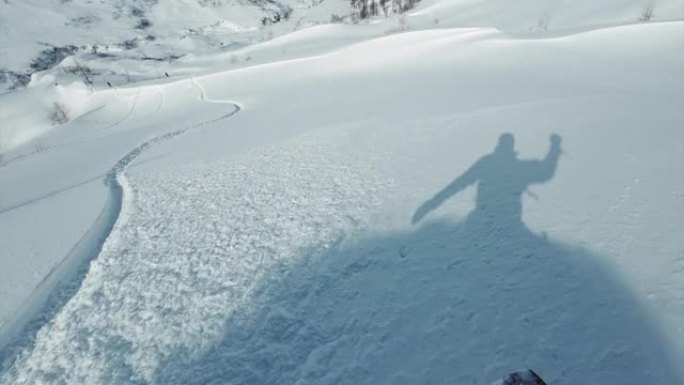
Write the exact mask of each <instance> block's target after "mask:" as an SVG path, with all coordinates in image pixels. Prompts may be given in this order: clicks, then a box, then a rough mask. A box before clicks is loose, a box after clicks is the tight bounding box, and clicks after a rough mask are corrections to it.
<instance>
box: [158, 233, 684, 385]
mask: <svg viewBox="0 0 684 385" xmlns="http://www.w3.org/2000/svg"><path fill="white" fill-rule="evenodd" d="M468 227H469V224H468V223H467V222H466V223H461V224H458V223H450V222H437V223H430V224H428V225H426V226H423V227H421V228H418V229H416V230H415V231H411V232H400V233H393V234H386V235H378V236H367V237H365V238H364V239H362V240H358V239H356V240H354V241H349V242H342V243H341V244H339V245H337V246H335V247H333V248H329V249H325V250H324V251H320V252H311V253H309V254H308V255H306V256H303V257H302V259H301V260H300V261H299V262H298V263H296V264H294V265H289V266H287V268H285V269H278V270H276V271H274V273H273V274H267V275H266V276H268V277H270V278H266V279H264V280H263V281H262V282H260V283H259V284H258V288H257V289H256V290H254V295H253V297H252V298H251V299H250V308H252V309H255V310H254V311H253V312H252V313H250V315H248V316H246V315H244V314H236V315H234V316H233V317H232V318H230V319H228V320H227V321H226V323H225V331H224V335H223V338H222V339H220V340H218V341H216V342H215V343H214V344H213V345H212V347H211V348H209V349H207V350H204V351H201V352H200V351H196V350H192V349H189V348H182V347H181V348H178V349H177V350H176V351H175V352H173V353H172V354H171V355H170V356H168V357H167V360H166V362H165V363H164V364H163V365H162V366H161V369H160V370H159V372H158V373H157V378H156V381H157V382H158V383H164V384H207V383H212V384H213V383H231V384H255V383H258V384H288V383H289V384H300V385H302V384H399V383H402V384H404V383H405V384H445V383H452V384H489V383H491V381H493V380H494V379H496V378H500V377H501V376H502V375H503V374H505V373H507V372H509V371H510V370H512V369H516V368H520V367H531V368H535V370H538V371H539V372H540V373H541V374H542V375H543V376H544V377H545V379H546V380H547V381H548V382H549V383H552V384H559V385H562V384H567V385H571V384H572V385H574V384H580V383H586V380H587V379H591V382H592V383H597V384H614V385H618V384H619V385H625V384H634V385H637V384H638V385H641V384H678V383H680V382H679V379H678V378H677V374H676V369H675V368H676V367H675V366H674V365H673V364H672V363H671V361H670V358H669V357H668V355H667V354H666V352H665V350H664V349H663V340H662V338H661V336H660V335H659V333H658V331H657V329H656V328H655V327H654V325H652V324H651V323H650V322H649V319H648V317H647V316H646V315H645V314H644V312H643V311H642V308H641V307H640V306H639V304H638V301H636V300H635V299H634V297H633V295H632V294H631V292H630V290H629V289H628V287H627V286H625V285H624V284H623V283H622V282H621V281H620V280H619V279H618V278H617V277H616V276H614V275H613V274H611V273H610V271H609V270H608V269H606V268H605V267H604V266H603V265H602V264H601V263H599V262H598V261H599V258H597V257H596V256H593V255H591V254H590V253H588V252H587V251H585V250H582V249H579V248H572V247H568V246H565V245H562V244H558V243H553V242H550V241H548V240H546V239H543V238H540V237H538V236H536V235H534V234H532V233H530V232H528V231H518V232H516V233H515V234H513V233H510V234H509V236H506V237H497V238H496V240H494V239H493V238H492V237H489V236H487V235H483V234H481V233H480V232H479V231H472V230H473V229H470V228H468ZM276 272H277V273H276Z"/></svg>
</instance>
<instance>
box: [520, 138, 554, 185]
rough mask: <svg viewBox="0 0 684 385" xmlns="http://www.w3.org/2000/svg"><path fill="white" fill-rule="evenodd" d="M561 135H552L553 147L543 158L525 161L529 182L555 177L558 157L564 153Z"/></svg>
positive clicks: (542, 181) (543, 180) (539, 181)
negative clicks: (561, 145)
mask: <svg viewBox="0 0 684 385" xmlns="http://www.w3.org/2000/svg"><path fill="white" fill-rule="evenodd" d="M560 142H561V139H560V136H558V135H555V134H554V135H551V147H550V148H549V152H548V153H547V154H546V157H545V158H544V159H543V160H528V161H525V166H524V170H525V174H526V175H527V182H528V183H544V182H547V181H549V180H550V179H551V178H553V176H554V174H555V173H556V168H558V158H560V155H561V153H562V151H561V147H560Z"/></svg>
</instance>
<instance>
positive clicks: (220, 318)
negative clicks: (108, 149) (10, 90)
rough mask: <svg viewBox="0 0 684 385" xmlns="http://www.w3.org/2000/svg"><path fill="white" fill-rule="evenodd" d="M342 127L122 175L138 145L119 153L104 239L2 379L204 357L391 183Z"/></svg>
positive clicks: (131, 375)
mask: <svg viewBox="0 0 684 385" xmlns="http://www.w3.org/2000/svg"><path fill="white" fill-rule="evenodd" d="M207 99H208V98H207ZM345 135H346V134H345V132H343V131H342V130H341V131H340V132H336V133H334V134H330V133H329V132H328V130H321V131H320V132H318V131H317V132H313V133H307V134H305V135H303V136H301V137H298V138H295V139H294V140H288V141H285V142H278V143H275V144H271V145H268V146H264V147H262V148H257V149H254V150H252V151H250V152H248V153H245V154H242V155H239V156H235V157H232V158H228V159H218V160H215V161H204V162H197V163H190V164H184V165H179V166H178V167H174V168H173V169H163V170H159V169H149V170H148V169H147V168H145V167H141V168H136V169H135V172H132V173H131V175H127V174H126V173H125V169H126V165H128V164H130V161H131V160H132V159H133V158H134V157H135V156H136V155H135V154H137V151H138V150H143V151H144V148H141V147H143V146H141V147H139V148H138V149H136V150H134V151H132V152H131V154H129V155H128V156H126V157H124V158H122V160H121V161H120V162H119V163H117V166H115V167H114V168H113V169H112V171H111V173H110V175H109V183H110V184H111V186H112V189H113V190H114V192H115V193H117V194H118V196H123V200H122V206H123V207H122V213H121V214H120V216H119V220H117V223H116V225H115V226H114V228H113V230H112V232H111V235H110V236H109V237H108V239H107V241H106V242H105V244H104V245H103V247H102V252H101V253H100V255H99V256H98V258H97V259H95V260H94V261H93V262H92V263H91V265H90V268H89V271H88V273H87V274H86V276H85V278H84V279H83V282H82V284H81V286H80V288H79V289H78V291H77V292H76V293H75V294H74V296H73V297H72V298H71V299H70V300H69V301H68V302H67V303H66V304H65V306H64V307H63V308H62V309H60V310H59V312H58V313H57V314H56V315H55V316H54V317H52V318H51V319H50V320H49V321H48V322H47V323H46V324H45V325H44V326H43V327H42V328H41V330H40V331H39V332H38V334H37V336H36V340H35V343H34V344H32V345H31V346H26V347H24V348H23V350H22V352H21V353H20V354H18V355H17V358H16V359H15V360H14V362H13V363H12V365H11V367H10V368H8V369H7V370H6V371H5V372H4V373H3V374H2V375H0V383H3V384H4V383H13V384H15V383H18V384H24V383H41V382H50V381H51V379H55V378H59V379H60V380H63V382H64V383H74V384H77V383H78V384H80V383H103V384H104V383H113V384H123V383H126V384H128V383H164V380H160V379H159V378H160V376H161V373H162V372H163V371H164V368H165V367H166V366H167V365H175V364H173V362H176V359H175V358H174V357H175V356H176V355H177V354H179V353H178V352H180V351H183V352H184V353H183V356H185V357H186V358H191V357H200V356H202V355H203V354H204V353H205V352H206V351H207V350H208V349H210V348H211V347H212V346H213V345H214V344H215V343H216V342H217V341H219V340H220V339H221V338H222V337H223V335H224V333H225V332H226V327H227V325H228V324H229V323H230V322H232V321H234V320H235V319H236V317H237V318H238V319H248V318H250V317H251V316H252V314H253V313H254V312H256V311H260V310H261V309H259V308H258V306H259V304H258V303H253V299H254V298H258V297H260V296H261V294H260V292H261V291H263V290H264V289H265V288H266V287H267V286H265V285H264V282H267V281H269V280H270V279H272V278H273V277H277V276H279V275H280V272H282V271H286V270H287V269H288V266H290V265H291V264H296V263H300V262H301V260H302V256H303V255H307V254H309V252H310V251H312V250H324V249H327V248H330V247H333V246H334V245H336V244H337V243H339V242H341V240H342V239H344V238H345V237H346V236H347V234H349V232H350V231H354V229H358V228H360V227H363V226H364V223H366V220H367V217H368V215H369V213H370V212H372V211H373V208H374V207H377V205H379V204H380V203H379V198H378V197H380V196H383V195H384V194H383V193H382V191H384V190H383V189H385V188H386V187H387V186H388V183H389V182H382V181H379V179H378V178H377V177H376V176H375V171H374V169H373V166H371V165H369V162H368V158H367V156H368V154H371V153H372V151H373V150H372V149H370V150H369V149H368V148H364V146H358V145H357V146H355V147H354V148H352V149H340V148H339V143H340V142H344V141H345V140H347V141H349V140H348V138H347V139H345ZM380 156H381V155H380ZM272 311H273V313H272V314H273V317H275V318H274V320H275V319H283V317H285V319H288V318H289V316H288V315H287V312H288V310H287V309H286V308H276V307H274V308H273V309H272ZM178 358H180V357H178Z"/></svg>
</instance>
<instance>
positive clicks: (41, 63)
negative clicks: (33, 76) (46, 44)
mask: <svg viewBox="0 0 684 385" xmlns="http://www.w3.org/2000/svg"><path fill="white" fill-rule="evenodd" d="M76 51H78V47H76V46H74V45H67V46H64V47H51V48H48V49H45V50H43V51H42V52H41V53H40V55H38V57H37V58H35V59H34V60H33V61H32V62H31V64H30V65H29V67H31V69H32V70H33V71H34V72H38V71H45V70H48V69H50V68H52V67H54V66H56V65H57V64H59V63H60V62H61V61H62V60H64V59H65V58H66V57H68V56H71V55H73V54H74V53H76Z"/></svg>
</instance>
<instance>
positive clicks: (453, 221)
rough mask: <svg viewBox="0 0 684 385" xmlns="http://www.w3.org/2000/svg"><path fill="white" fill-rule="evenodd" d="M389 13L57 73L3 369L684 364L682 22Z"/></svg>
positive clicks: (19, 241) (63, 375) (132, 371)
mask: <svg viewBox="0 0 684 385" xmlns="http://www.w3.org/2000/svg"><path fill="white" fill-rule="evenodd" d="M452 3H453V2H452ZM452 3H444V4H441V5H440V3H434V4H432V3H426V4H425V6H424V8H422V9H419V10H417V11H416V15H417V16H415V17H417V18H421V17H423V18H424V16H420V15H424V14H425V12H428V13H429V12H432V11H434V10H435V9H436V8H440V7H442V8H443V7H447V8H449V7H451V6H454V4H456V3H453V4H452ZM464 4H465V3H464ZM435 7H436V8H435ZM459 7H460V5H459ZM431 10H432V11H431ZM625 12H626V11H625ZM676 17H677V15H673V18H676ZM410 20H411V18H409V21H410ZM416 20H418V19H416ZM426 20H429V18H428V19H426ZM430 22H431V23H432V21H430ZM386 23H394V21H388V22H386ZM511 23H513V22H511ZM372 28H375V27H369V26H366V25H361V26H353V25H349V26H334V27H319V28H315V29H313V30H311V31H306V30H305V31H301V32H300V33H299V34H297V35H294V36H287V35H286V36H284V37H282V38H281V39H276V40H273V41H270V42H268V43H265V44H264V45H263V46H254V47H253V48H251V49H252V50H254V51H253V52H262V53H264V56H265V57H266V56H267V54H269V53H270V55H272V56H270V57H271V58H273V59H275V58H276V57H277V55H279V54H280V53H282V52H283V51H285V48H288V49H289V48H292V47H297V46H300V47H312V48H311V52H310V55H314V54H316V55H318V56H309V55H306V52H304V51H299V52H297V53H296V54H292V55H293V56H292V57H289V59H290V60H285V61H277V60H275V61H274V62H272V63H269V62H264V63H261V64H255V65H252V66H248V67H245V68H241V69H232V70H231V69H230V68H227V70H224V71H221V70H211V71H209V70H207V73H206V74H205V75H202V76H195V77H187V78H186V77H182V78H178V79H170V80H168V81H157V82H151V83H142V84H140V85H132V86H130V87H128V88H121V89H118V88H117V89H112V90H110V89H106V90H101V91H97V92H95V93H94V94H93V95H90V96H87V95H86V97H82V95H81V94H80V93H79V92H80V91H78V88H77V86H73V87H74V88H73V90H76V91H77V92H75V93H73V92H71V91H69V89H67V90H66V91H65V92H66V94H65V95H66V96H65V97H64V99H61V100H66V101H69V100H70V96H69V95H75V96H74V98H75V103H76V105H77V106H81V107H79V108H82V111H81V114H80V115H79V116H80V117H79V118H78V119H75V120H74V121H72V122H69V123H67V124H66V125H63V126H60V127H58V128H55V129H53V130H50V131H49V132H47V134H41V136H40V137H39V139H38V140H37V141H29V142H27V144H26V145H23V146H18V147H16V148H15V149H13V150H12V151H9V152H7V153H6V154H5V157H6V158H5V163H4V165H3V167H2V168H0V184H1V185H2V186H3V188H2V190H1V191H0V229H2V233H1V234H2V235H0V240H1V241H2V245H3V255H2V260H1V262H0V263H2V269H1V271H2V273H1V274H3V276H2V278H3V279H2V282H3V285H4V286H2V287H1V288H2V292H0V293H1V294H2V295H1V296H0V299H1V300H2V302H0V303H2V308H0V311H2V313H0V315H1V316H2V320H3V321H2V322H3V323H2V329H0V332H1V333H0V337H2V338H1V340H0V342H2V343H3V346H4V348H3V350H2V353H3V354H2V356H1V357H0V358H2V359H3V366H2V372H1V373H0V383H3V384H4V383H7V384H14V383H20V384H23V383H26V384H33V383H73V384H81V383H112V384H129V383H156V384H208V383H211V384H223V383H230V384H255V383H263V384H299V385H303V384H333V383H336V384H397V383H410V384H419V383H420V384H442V383H458V384H490V383H491V382H492V381H494V380H495V379H497V378H500V377H501V376H503V375H504V374H506V373H508V372H511V371H513V370H516V369H520V368H525V367H530V368H532V369H534V370H535V371H536V372H538V373H539V374H541V375H542V376H543V377H544V378H545V379H546V380H547V382H549V383H550V384H577V383H581V382H583V381H585V379H586V378H590V379H591V380H592V381H594V382H596V383H601V384H616V385H617V384H620V385H623V384H635V385H636V384H644V383H648V384H651V383H652V384H681V383H684V381H683V378H684V377H683V375H684V373H682V372H681V365H679V362H681V361H682V359H683V358H684V355H683V354H682V353H683V352H684V335H683V333H684V332H683V331H682V329H681V325H682V324H684V312H683V311H682V309H683V308H684V303H683V301H684V293H682V288H683V287H684V270H683V269H682V267H683V265H682V263H684V259H683V258H684V239H683V238H682V236H681V235H680V234H679V232H680V229H681V228H682V227H683V225H684V202H683V201H682V197H684V179H682V177H681V175H684V169H682V167H683V166H682V162H681V160H682V159H684V146H683V145H682V143H684V134H683V133H682V131H681V128H680V126H681V125H682V122H684V112H683V111H682V109H681V105H683V103H682V102H684V100H683V96H682V89H683V88H682V87H683V86H684V84H683V83H682V82H683V81H684V80H683V79H684V76H683V75H684V73H682V68H684V66H683V65H682V64H684V57H683V56H682V51H681V47H682V41H681V31H682V28H683V26H682V22H680V21H679V22H658V23H647V24H629V25H612V26H601V27H596V28H588V29H587V30H584V31H580V30H575V31H566V32H565V33H560V32H558V33H555V34H551V35H544V34H538V35H534V36H526V37H511V36H510V35H506V34H504V33H501V32H500V31H497V30H496V29H492V28H467V29H446V28H445V29H434V30H428V31H414V32H409V33H403V34H390V35H386V36H385V35H383V36H381V37H379V38H375V39H371V38H370V37H371V35H372V34H373V32H372V31H373V30H372ZM386 28H387V26H381V27H379V28H377V29H376V31H383V30H384V29H386ZM359 31H361V32H359ZM345 33H346V34H348V35H345ZM381 35H382V33H381ZM340 36H342V37H344V36H349V39H350V41H360V40H367V41H362V42H360V43H355V44H352V43H349V42H347V43H344V39H340ZM328 40H329V41H330V47H335V48H334V49H329V50H326V49H324V47H325V46H326V44H325V42H326V41H328ZM259 50H261V51H259ZM214 59H215V60H216V58H214ZM200 62H201V63H203V64H202V65H203V66H206V68H209V67H213V68H220V67H221V65H222V64H221V63H220V61H218V62H214V63H212V58H211V57H206V58H202V59H201V60H200V59H198V63H200ZM226 66H229V64H227V63H226ZM42 87H43V88H42V89H43V90H49V89H50V88H49V87H50V86H49V84H45V85H43V86H42ZM40 90H41V88H40V87H38V86H37V88H34V89H33V90H31V91H26V92H25V93H21V92H18V93H16V94H10V95H5V96H3V98H4V100H7V101H9V102H12V103H14V104H12V105H13V106H16V108H15V109H13V110H12V111H15V113H14V114H13V115H11V119H10V120H8V121H9V122H10V124H13V123H12V122H15V123H17V122H20V120H18V119H25V115H26V114H20V113H18V112H17V111H26V110H30V107H29V106H30V101H31V100H33V101H35V100H36V98H37V97H38V96H36V95H40ZM43 92H47V91H43ZM22 109H23V110H22ZM504 133H511V134H512V135H513V137H514V140H515V144H514V151H516V152H517V158H515V157H512V156H513V155H511V154H510V153H508V155H507V156H509V157H508V158H507V157H502V156H503V155H506V154H507V153H505V152H503V150H502V148H503V147H499V148H498V149H495V148H496V146H497V141H498V140H499V138H500V136H501V134H504ZM552 134H558V135H559V136H560V139H561V142H560V149H561V150H562V154H561V155H560V157H559V158H558V159H557V161H553V162H552V163H546V164H547V165H551V164H552V165H553V167H552V169H549V170H547V171H548V172H550V174H549V173H547V174H544V175H542V174H537V172H538V171H534V170H533V171H530V170H531V169H525V170H527V171H519V170H522V168H518V166H521V165H522V164H529V163H524V162H523V160H527V161H540V160H542V159H544V158H545V156H547V153H549V151H550V148H551V144H550V137H551V135H552ZM37 144H41V146H42V147H41V148H40V151H34V150H36V145H37ZM43 147H44V148H43ZM496 156H499V157H496ZM480 159H495V160H496V159H498V160H497V161H494V163H491V162H490V163H488V164H494V165H495V167H484V168H482V167H479V166H476V167H475V168H474V169H472V170H474V171H471V172H467V170H469V168H470V167H471V166H472V165H473V164H483V163H481V162H480V163H478V160H480ZM497 162H498V163H497ZM521 167H522V166H521ZM462 175H466V176H465V177H463V178H461V179H457V178H458V177H459V176H462ZM112 178H115V179H114V180H115V182H116V183H115V182H113V179H112ZM454 180H457V182H455V183H454V184H453V185H452V186H460V187H462V189H460V190H458V193H457V194H456V195H453V196H452V197H450V199H449V200H447V201H445V202H444V203H443V204H442V205H441V206H439V207H434V210H432V211H430V212H428V213H427V215H426V216H425V217H422V218H419V219H420V221H418V222H417V223H415V224H412V223H411V219H412V216H413V215H414V213H415V212H416V210H417V209H418V208H419V207H421V205H423V203H424V202H426V201H428V200H429V199H430V198H431V197H433V196H434V195H435V194H437V193H438V192H439V191H440V190H442V189H443V188H444V187H445V186H447V185H448V184H449V183H450V182H452V181H454ZM458 181H462V182H463V183H460V182H458ZM103 182H104V183H103ZM466 182H467V183H466ZM473 182H474V183H473ZM477 183H480V186H478V189H479V190H478V189H476V188H474V187H475V184H477ZM482 183H485V185H484V186H483V185H482ZM451 192H456V189H452V190H451ZM478 194H479V195H478ZM519 203H520V204H522V206H521V207H522V211H521V212H518V211H516V209H515V208H516V207H518V206H517V205H518V204H519ZM428 206H430V205H428ZM103 207H104V209H103ZM430 207H432V206H430ZM510 208H513V209H510ZM417 219H418V218H417ZM75 244H76V246H75V247H74V245H75ZM51 293H52V295H51V296H50V294H51Z"/></svg>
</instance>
